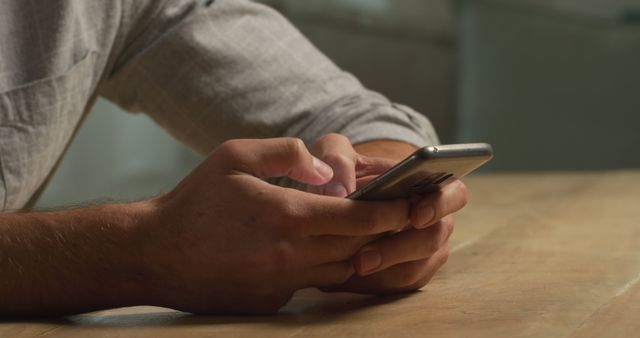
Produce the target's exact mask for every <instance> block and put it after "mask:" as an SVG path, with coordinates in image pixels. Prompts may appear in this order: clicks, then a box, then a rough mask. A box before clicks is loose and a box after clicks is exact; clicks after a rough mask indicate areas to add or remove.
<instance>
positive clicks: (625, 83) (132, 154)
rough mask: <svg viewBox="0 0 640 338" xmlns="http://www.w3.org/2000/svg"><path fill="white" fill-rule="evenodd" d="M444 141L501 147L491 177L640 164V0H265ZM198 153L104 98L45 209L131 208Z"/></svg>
mask: <svg viewBox="0 0 640 338" xmlns="http://www.w3.org/2000/svg"><path fill="white" fill-rule="evenodd" d="M261 2H264V3H266V4H268V5H270V6H272V7H274V8H276V9H277V10H279V11H280V12H282V13H283V14H284V15H285V16H287V17H288V18H289V19H290V20H291V21H292V22H293V23H294V24H295V25H296V26H297V27H298V28H299V29H300V30H301V31H302V32H303V33H304V34H305V35H307V36H308V37H309V39H310V40H311V41H312V42H313V43H315V44H316V46H318V47H319V48H320V49H321V50H322V51H323V52H325V53H326V54H327V55H328V56H329V57H330V58H332V59H333V60H334V61H335V62H336V63H337V64H338V65H339V66H341V67H342V68H344V69H346V70H348V71H350V72H352V73H354V74H355V75H356V76H357V77H358V78H359V79H360V80H361V81H362V82H363V83H364V84H365V85H366V86H367V87H369V88H371V89H374V90H377V91H379V92H381V93H383V94H385V95H387V96H388V97H389V98H390V99H392V100H393V101H396V102H400V103H404V104H407V105H410V106H412V107H413V108H415V109H416V110H418V111H420V112H422V113H424V114H426V115H427V116H428V117H429V118H430V119H431V120H432V122H433V123H434V125H435V126H436V128H437V130H438V132H439V134H440V136H441V139H442V141H443V143H457V142H477V141H483V142H489V143H491V144H493V146H494V150H495V153H496V157H495V158H494V160H493V161H492V162H491V164H490V165H489V166H488V167H487V168H485V171H540V170H602V169H626V168H639V167H640V0H459V1H451V0H304V1H301V0H262V1H261ZM199 161H200V158H199V157H198V156H196V155H194V154H193V153H192V152H191V151H189V150H188V149H186V148H184V147H182V146H181V145H179V144H177V143H176V142H175V141H174V140H172V139H171V138H170V137H169V136H167V135H166V134H165V133H164V132H163V131H162V130H161V129H159V128H158V127H156V126H155V125H154V124H153V123H152V122H151V121H150V120H149V119H148V118H146V117H145V116H141V115H131V114H126V113H124V112H121V111H119V110H118V109H117V108H116V107H115V106H113V105H111V104H109V103H108V102H106V101H104V100H100V101H98V103H97V104H96V106H95V108H94V111H93V112H92V113H91V114H90V115H89V117H88V118H87V120H86V122H85V124H84V126H83V127H82V129H81V130H80V132H79V134H78V136H77V138H76V140H75V141H74V143H73V144H72V145H71V147H70V149H69V151H68V153H67V155H66V157H65V159H64V161H63V162H62V164H61V166H60V168H59V170H58V171H57V173H56V175H55V176H54V178H53V180H52V182H51V184H50V185H49V187H48V189H47V190H46V192H45V193H44V195H43V196H42V198H41V200H40V202H39V207H44V208H48V207H54V206H60V205H69V204H77V203H81V202H86V201H101V200H104V199H105V198H109V199H114V200H132V199H138V198H142V197H147V196H152V195H155V194H158V193H160V192H163V191H167V190H169V189H170V188H171V187H173V186H174V185H175V184H176V183H177V182H178V181H179V180H180V178H182V177H183V176H184V175H186V174H187V173H188V172H189V171H190V170H191V168H193V167H194V166H195V165H196V164H197V163H198V162H199Z"/></svg>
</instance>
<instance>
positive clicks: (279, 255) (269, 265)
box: [265, 241, 296, 276]
mask: <svg viewBox="0 0 640 338" xmlns="http://www.w3.org/2000/svg"><path fill="white" fill-rule="evenodd" d="M266 257H267V261H266V264H265V268H266V270H267V271H266V272H267V273H268V274H274V275H276V276H279V275H281V274H282V273H283V272H286V271H290V270H292V269H293V268H294V266H295V257H296V256H295V252H294V249H293V247H292V245H291V243H289V242H286V241H281V242H278V243H275V244H274V245H273V246H272V247H271V249H270V250H269V252H268V253H267V255H266Z"/></svg>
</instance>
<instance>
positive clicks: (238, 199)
mask: <svg viewBox="0 0 640 338" xmlns="http://www.w3.org/2000/svg"><path fill="white" fill-rule="evenodd" d="M278 176H288V177H290V178H292V179H295V180H298V181H300V182H303V183H306V184H310V185H323V184H326V183H327V182H328V181H330V180H331V179H332V178H333V172H332V170H331V168H330V167H329V166H327V165H326V164H324V163H322V162H321V161H319V160H318V159H316V158H314V157H313V156H312V155H311V154H310V153H309V152H308V150H307V149H306V147H305V146H304V144H303V143H302V141H300V140H298V139H291V138H289V139H285V138H283V139H270V140H233V141H229V142H226V143H224V144H223V145H221V146H220V147H218V148H217V149H216V150H215V151H214V152H213V153H212V154H211V155H210V156H209V157H208V158H207V159H206V160H205V161H204V162H203V163H202V164H201V165H200V166H198V167H197V168H196V169H195V170H194V171H193V172H192V173H191V174H189V175H188V176H187V177H186V178H185V179H184V180H183V181H182V182H181V183H180V184H179V185H178V186H177V187H176V188H175V189H174V190H172V191H171V192H169V193H167V194H165V195H162V196H160V197H158V198H155V199H152V200H149V201H141V202H136V203H132V204H125V205H112V206H102V207H96V208H89V209H80V210H74V211H60V212H53V213H29V214H0V234H2V235H1V236H0V252H2V256H0V272H1V273H2V274H1V275H2V279H0V300H1V302H0V315H3V314H4V315H33V314H47V315H51V314H68V313H77V312H83V311H89V310H96V309H101V308H109V307H117V306H130V305H141V304H149V305H157V306H166V307H171V308H175V309H179V310H184V311H189V312H197V313H224V314H230V313H271V312H274V311H276V310H277V309H278V308H279V307H280V306H282V305H283V304H285V303H286V302H287V300H288V299H289V298H290V296H291V295H292V294H293V292H295V291H296V290H298V289H301V288H306V287H319V288H323V287H331V286H335V285H341V284H343V283H344V282H346V281H347V280H349V278H351V277H352V275H353V273H354V269H353V266H352V264H351V263H350V262H349V258H350V257H352V256H353V255H354V254H355V253H356V252H357V250H358V249H359V248H361V247H362V246H363V245H364V244H365V243H366V241H367V240H368V239H369V238H371V237H373V236H376V235H378V234H381V233H385V232H388V231H397V230H399V229H401V228H403V227H404V226H405V224H406V222H407V219H408V218H409V214H408V212H409V205H408V202H407V201H390V202H374V203H368V202H367V203H365V202H358V201H351V200H348V199H345V198H336V197H328V196H321V195H315V194H309V193H306V192H301V191H298V190H293V189H287V188H282V187H278V186H274V185H271V184H268V183H267V182H265V181H264V180H263V179H265V178H268V177H278Z"/></svg>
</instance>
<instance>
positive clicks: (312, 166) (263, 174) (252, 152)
mask: <svg viewBox="0 0 640 338" xmlns="http://www.w3.org/2000/svg"><path fill="white" fill-rule="evenodd" d="M214 153H215V154H218V155H220V156H223V159H222V160H223V161H224V162H222V163H225V164H227V168H226V169H227V170H235V171H239V172H243V173H246V174H250V175H254V176H257V177H260V178H269V177H281V176H288V177H289V178H291V179H294V180H296V181H299V182H302V183H306V184H312V185H322V184H325V183H326V182H328V181H329V180H330V179H331V178H332V176H333V171H332V170H331V168H330V167H329V166H328V165H327V164H326V163H323V162H322V161H320V160H318V159H317V158H315V157H313V156H312V155H311V153H309V151H308V150H307V148H306V146H305V145H304V142H302V140H300V139H297V138H274V139H263V140H231V141H227V142H225V143H224V144H222V145H221V146H220V147H218V149H216V151H215V152H214Z"/></svg>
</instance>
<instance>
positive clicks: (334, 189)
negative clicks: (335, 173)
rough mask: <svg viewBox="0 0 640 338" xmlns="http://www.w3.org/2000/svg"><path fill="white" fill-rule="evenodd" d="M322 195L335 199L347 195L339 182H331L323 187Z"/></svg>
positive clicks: (345, 189)
mask: <svg viewBox="0 0 640 338" xmlns="http://www.w3.org/2000/svg"><path fill="white" fill-rule="evenodd" d="M324 194H325V195H329V196H336V197H346V196H347V195H348V193H347V188H345V187H344V185H342V183H340V182H331V183H329V184H327V185H326V186H325V187H324Z"/></svg>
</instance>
